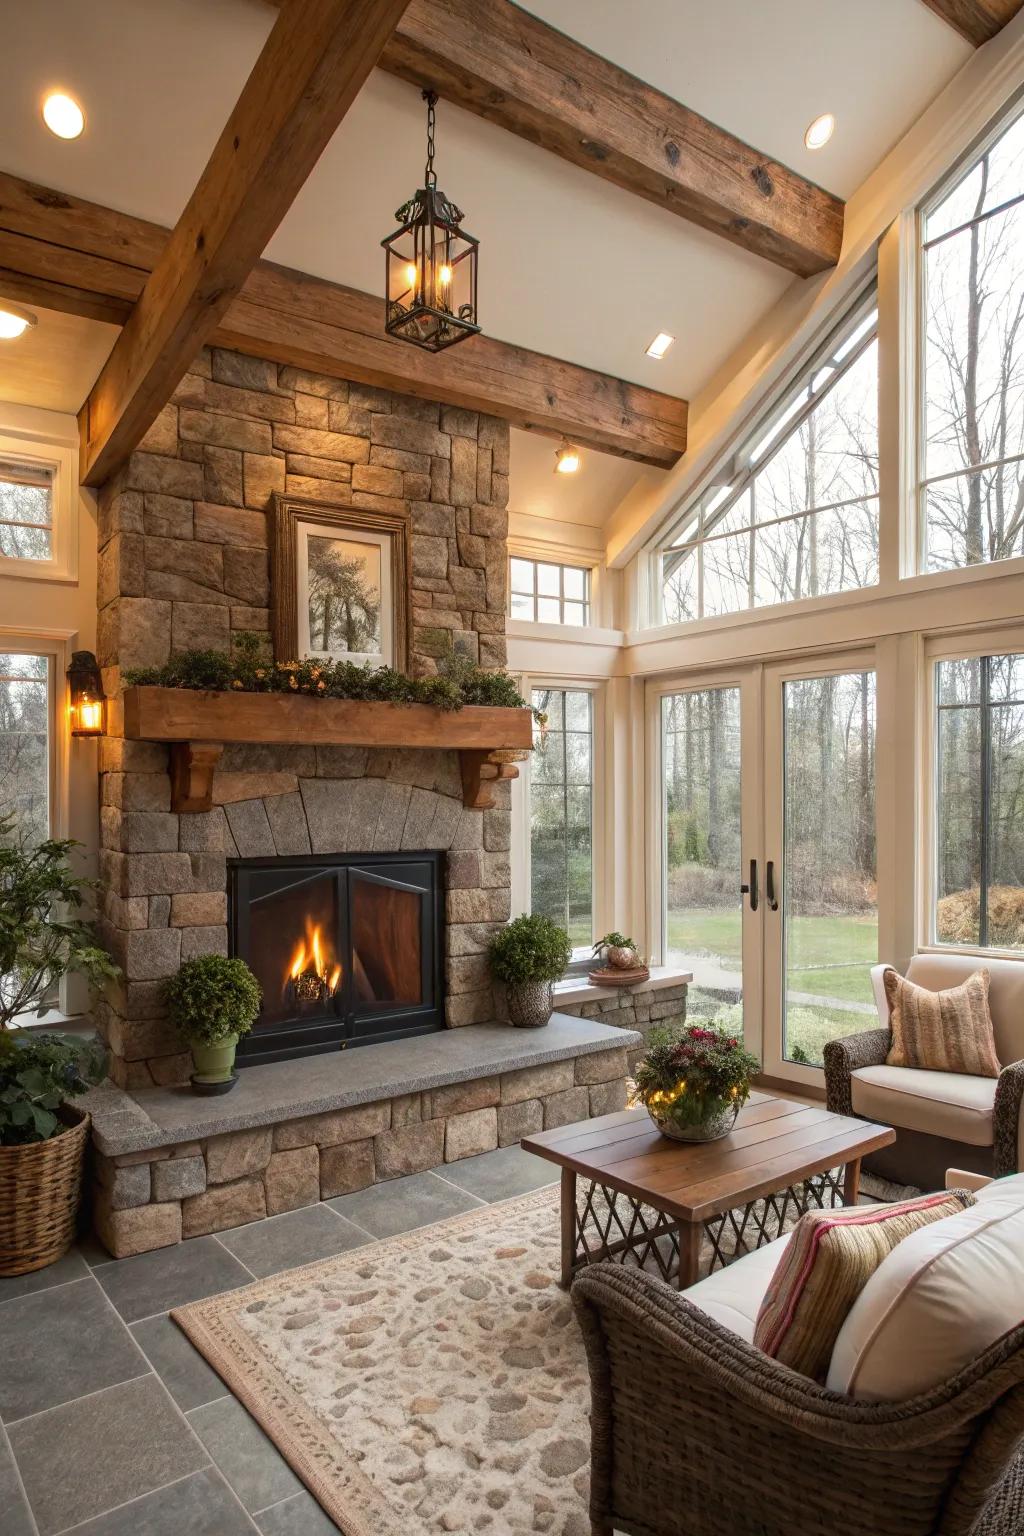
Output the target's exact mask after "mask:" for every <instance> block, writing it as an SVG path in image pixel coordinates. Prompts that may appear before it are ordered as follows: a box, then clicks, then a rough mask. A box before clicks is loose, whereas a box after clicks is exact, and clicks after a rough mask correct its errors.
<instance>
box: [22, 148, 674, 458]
mask: <svg viewBox="0 0 1024 1536" xmlns="http://www.w3.org/2000/svg"><path fill="white" fill-rule="evenodd" d="M167 238H168V236H167V231H166V230H165V229H162V228H161V227H160V225H158V224H150V223H148V222H147V221H146V220H144V219H136V218H132V217H131V216H129V215H127V214H123V213H117V212H115V211H114V210H113V209H110V208H103V207H100V206H99V205H98V204H96V203H88V202H86V201H85V200H84V199H82V198H77V197H73V196H71V195H69V194H67V193H63V192H56V191H54V190H53V189H52V188H49V187H42V186H39V185H37V184H36V183H34V182H28V181H22V180H21V179H20V178H18V177H16V176H10V175H7V174H6V173H2V172H0V294H4V295H6V296H8V297H10V298H13V299H19V300H21V301H22V302H24V303H29V304H31V303H36V304H41V305H44V306H47V307H49V308H51V309H57V310H61V311H64V312H66V313H70V314H79V315H85V316H87V317H89V318H92V319H103V320H110V321H113V322H114V323H123V322H124V320H125V319H126V317H127V316H128V314H129V313H130V312H131V308H132V305H133V304H134V303H135V300H136V299H137V298H138V296H139V294H140V293H141V292H142V289H143V287H144V286H145V283H146V278H147V276H148V275H149V273H150V272H151V271H152V270H153V268H154V266H155V265H156V263H157V262H158V261H159V259H160V255H161V252H162V251H163V249H164V247H165V245H166V242H167ZM209 340H210V341H211V342H213V343H214V344H215V345H218V346H223V347H230V348H234V349H235V350H237V351H239V352H247V353H250V354H252V355H253V356H256V357H266V358H269V359H270V360H271V361H272V362H278V363H289V364H292V365H293V366H295V367H300V368H308V369H310V370H311V371H312V372H315V373H325V374H329V375H331V376H333V377H335V378H341V379H351V380H353V381H355V382H356V383H359V384H372V385H375V386H376V387H378V388H380V389H393V390H396V391H397V392H398V393H401V394H409V395H416V396H419V397H420V398H422V399H426V400H440V401H442V403H444V404H446V405H457V406H462V407H463V408H464V409H467V410H480V411H485V412H487V413H489V414H490V415H493V416H501V417H503V418H504V419H505V420H506V421H510V422H512V424H513V425H514V426H517V427H522V428H524V429H526V430H528V431H536V432H542V433H545V434H547V435H548V436H549V437H556V438H557V437H561V436H563V435H565V436H568V437H571V438H572V439H573V441H574V442H577V443H579V444H580V446H581V447H583V448H596V449H599V450H601V451H602V452H604V453H611V454H616V455H618V456H619V457H621V458H627V459H636V460H638V461H639V462H640V463H643V464H652V465H656V466H658V467H659V468H662V469H667V468H670V467H671V466H672V465H673V464H674V463H675V462H676V460H677V459H678V458H679V456H680V455H681V454H682V453H683V452H684V450H685V448H686V416H687V407H686V401H685V400H680V399H677V398H676V397H675V396H673V395H666V394H662V393H660V392H659V391H658V390H653V389H646V388H643V387H642V386H640V385H637V384H630V383H626V382H624V381H623V380H621V379H615V378H612V377H611V376H610V375H608V374H603V373H597V372H595V371H594V370H593V369H590V368H581V367H579V366H577V365H576V364H574V363H566V362H562V361H560V360H559V359H557V358H552V357H546V356H544V355H543V354H542V353H540V352H531V351H528V350H527V349H526V348H525V347H514V346H510V345H509V344H507V343H506V342H501V341H495V340H494V339H493V338H491V337H489V336H476V337H474V338H473V340H472V341H470V342H467V343H465V345H463V346H459V347H453V348H452V350H451V351H450V352H446V353H441V354H439V355H438V356H436V357H433V356H430V355H429V354H428V353H425V352H420V351H419V349H418V348H416V347H410V346H408V345H407V344H406V343H405V342H401V341H396V340H395V339H394V338H393V337H391V336H387V335H386V334H385V332H384V324H383V301H382V300H381V299H379V298H376V297H374V296H373V295H372V294H367V293H359V292H358V291H357V290H355V289H353V288H346V287H344V286H342V285H341V284H339V283H329V282H324V281H322V280H321V279H319V278H314V277H308V276H306V275H305V274H303V273H301V272H292V271H289V270H288V269H287V268H284V267H278V266H274V265H273V264H272V263H270V262H265V261H261V262H259V263H257V265H256V267H255V268H254V270H253V272H252V273H251V274H250V276H249V278H248V280H247V282H246V283H245V285H244V287H243V289H242V292H241V294H240V295H239V296H238V297H237V298H236V299H235V300H234V301H233V303H232V304H230V305H229V307H228V310H227V312H226V314H224V315H223V317H222V318H221V321H220V324H219V325H218V327H217V329H216V330H215V331H214V333H213V335H212V336H211V337H210V338H209Z"/></svg>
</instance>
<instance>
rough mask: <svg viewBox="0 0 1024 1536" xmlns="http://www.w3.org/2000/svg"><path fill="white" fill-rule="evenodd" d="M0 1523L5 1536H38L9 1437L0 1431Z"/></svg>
mask: <svg viewBox="0 0 1024 1536" xmlns="http://www.w3.org/2000/svg"><path fill="white" fill-rule="evenodd" d="M0 1521H2V1529H3V1533H4V1536H36V1528H35V1526H34V1525H33V1524H32V1516H31V1515H30V1514H29V1512H28V1504H27V1503H26V1502H25V1494H24V1491H23V1490H22V1486H21V1478H20V1477H19V1476H18V1471H17V1468H16V1467H15V1465H14V1457H13V1455H12V1454H11V1448H10V1446H9V1445H8V1444H7V1436H6V1435H5V1434H4V1432H3V1430H2V1429H0Z"/></svg>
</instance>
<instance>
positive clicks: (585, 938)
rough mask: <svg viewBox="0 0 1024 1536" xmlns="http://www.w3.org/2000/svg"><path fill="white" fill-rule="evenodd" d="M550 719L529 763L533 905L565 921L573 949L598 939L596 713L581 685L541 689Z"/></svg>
mask: <svg viewBox="0 0 1024 1536" xmlns="http://www.w3.org/2000/svg"><path fill="white" fill-rule="evenodd" d="M533 705H534V708H535V709H539V710H543V711H544V713H545V714H546V715H547V724H546V725H545V726H543V727H541V726H537V727H536V728H535V732H534V747H533V758H532V761H531V764H530V909H531V911H533V912H541V913H543V914H544V916H545V917H550V918H552V919H553V920H554V921H555V922H556V923H559V924H560V925H561V926H562V927H563V928H565V929H566V930H567V932H568V934H569V938H570V940H571V942H572V945H573V948H574V949H579V950H582V949H585V948H589V946H590V945H591V944H592V943H593V942H594V916H593V913H594V839H593V798H594V725H593V721H594V715H593V696H592V695H591V694H590V693H589V692H587V691H586V690H584V689H581V688H535V689H534V691H533Z"/></svg>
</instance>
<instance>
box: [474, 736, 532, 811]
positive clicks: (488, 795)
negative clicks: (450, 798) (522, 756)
mask: <svg viewBox="0 0 1024 1536" xmlns="http://www.w3.org/2000/svg"><path fill="white" fill-rule="evenodd" d="M459 763H460V766H461V768H462V803H463V805H465V806H467V807H468V808H469V809H470V810H471V811H489V810H491V809H492V807H493V806H494V804H495V800H494V792H493V787H492V786H493V785H495V784H497V783H498V782H499V781H500V780H501V779H517V778H518V777H519V769H518V768H517V767H516V765H515V763H508V762H505V761H504V760H503V759H502V758H501V757H500V756H499V754H498V753H492V752H468V751H462V752H460V753H459Z"/></svg>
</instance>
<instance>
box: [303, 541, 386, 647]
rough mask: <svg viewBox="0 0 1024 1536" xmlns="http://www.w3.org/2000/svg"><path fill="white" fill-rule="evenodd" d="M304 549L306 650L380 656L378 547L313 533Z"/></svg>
mask: <svg viewBox="0 0 1024 1536" xmlns="http://www.w3.org/2000/svg"><path fill="white" fill-rule="evenodd" d="M306 547H307V550H308V560H309V643H310V646H311V648H312V649H313V650H314V651H323V652H329V653H331V654H340V653H342V652H346V651H348V652H352V653H354V654H355V655H375V654H379V652H380V650H381V644H382V642H381V632H380V549H379V547H378V546H377V545H374V544H356V543H353V542H351V541H346V540H344V539H323V538H315V537H311V538H310V539H309V540H308V542H307V546H306Z"/></svg>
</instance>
